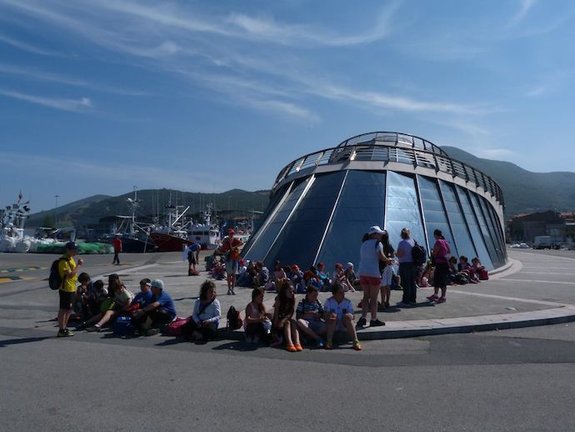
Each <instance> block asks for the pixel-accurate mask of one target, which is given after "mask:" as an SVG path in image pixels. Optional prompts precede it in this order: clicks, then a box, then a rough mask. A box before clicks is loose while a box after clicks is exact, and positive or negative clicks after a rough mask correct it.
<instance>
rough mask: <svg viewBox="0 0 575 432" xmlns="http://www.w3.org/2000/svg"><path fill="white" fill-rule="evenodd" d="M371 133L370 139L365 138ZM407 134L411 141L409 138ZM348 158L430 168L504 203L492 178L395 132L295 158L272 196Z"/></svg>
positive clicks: (422, 141)
mask: <svg viewBox="0 0 575 432" xmlns="http://www.w3.org/2000/svg"><path fill="white" fill-rule="evenodd" d="M368 136H369V137H370V139H369V140H366V139H365V138H367V137H368ZM406 137H407V138H412V140H411V141H409V140H408V139H407V138H406ZM362 138H363V139H362ZM384 138H385V139H384ZM430 146H431V147H430ZM346 161H378V162H384V163H390V162H394V163H404V164H407V165H410V166H412V167H414V168H416V167H424V168H430V169H433V170H435V172H436V173H438V172H441V173H445V174H448V175H450V176H452V177H453V178H456V177H457V178H460V179H463V180H464V181H465V182H469V183H472V184H474V185H476V186H478V187H481V188H483V190H485V191H486V192H488V193H490V194H491V195H492V196H493V197H495V199H496V200H497V201H498V202H499V204H501V205H502V206H503V205H504V200H503V192H502V191H501V188H500V187H499V185H498V184H497V183H496V182H495V181H494V180H493V179H492V178H491V177H489V176H488V175H486V174H484V173H482V172H481V171H479V170H477V169H475V168H473V167H472V166H470V165H467V164H464V163H463V162H460V161H458V160H455V159H451V158H450V157H449V156H448V155H447V153H445V152H444V151H443V150H441V149H440V148H439V147H437V146H436V145H434V144H432V143H430V142H429V141H425V140H422V139H421V138H417V137H412V136H411V135H405V134H398V133H395V132H374V133H371V134H363V135H359V136H357V137H353V138H350V139H348V140H346V141H344V142H342V143H341V144H340V145H338V146H337V147H332V148H328V149H324V150H319V151H317V152H314V153H309V154H307V155H305V156H303V157H300V158H298V159H296V160H295V161H293V162H291V163H289V164H288V165H286V166H285V167H284V168H283V169H282V170H281V171H280V173H279V175H278V176H277V178H276V180H275V182H274V185H273V187H272V195H273V194H274V193H275V192H276V190H277V188H278V187H280V186H281V185H282V184H284V183H285V182H286V181H288V180H291V179H292V178H297V177H299V176H301V175H303V174H304V173H306V172H309V171H313V170H314V169H315V168H317V167H320V166H326V165H336V164H341V163H343V162H346Z"/></svg>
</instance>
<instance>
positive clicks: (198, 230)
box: [189, 204, 222, 250]
mask: <svg viewBox="0 0 575 432" xmlns="http://www.w3.org/2000/svg"><path fill="white" fill-rule="evenodd" d="M212 209H213V207H212V205H211V204H208V206H207V208H206V210H205V211H204V213H203V219H204V220H203V222H202V223H199V224H193V225H192V226H191V228H190V233H189V238H190V239H191V240H193V241H194V242H195V243H199V244H200V245H202V249H210V250H213V249H216V248H217V247H219V246H220V244H221V242H222V236H221V232H220V229H219V228H218V226H217V225H212V211H213V210H212Z"/></svg>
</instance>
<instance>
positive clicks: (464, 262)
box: [457, 255, 479, 283]
mask: <svg viewBox="0 0 575 432" xmlns="http://www.w3.org/2000/svg"><path fill="white" fill-rule="evenodd" d="M457 270H458V271H460V272H463V273H465V274H467V277H468V279H469V283H479V278H478V277H477V274H476V273H475V269H474V268H473V266H472V265H471V264H470V263H469V260H468V258H467V257H466V256H465V255H461V256H460V257H459V263H458V264H457Z"/></svg>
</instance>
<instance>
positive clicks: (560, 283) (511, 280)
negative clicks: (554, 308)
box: [498, 278, 575, 285]
mask: <svg viewBox="0 0 575 432" xmlns="http://www.w3.org/2000/svg"><path fill="white" fill-rule="evenodd" d="M498 281H507V282H529V283H541V284H557V285H575V282H561V281H550V280H537V279H509V278H505V279H499V280H498Z"/></svg>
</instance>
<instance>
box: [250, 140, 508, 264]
mask: <svg viewBox="0 0 575 432" xmlns="http://www.w3.org/2000/svg"><path fill="white" fill-rule="evenodd" d="M270 198H271V199H270V203H271V204H270V206H269V207H268V209H267V211H266V214H265V215H264V218H263V222H262V223H261V225H260V227H259V228H258V230H257V231H256V232H255V233H253V235H252V237H251V239H250V241H249V242H248V244H247V245H246V246H245V247H244V250H243V252H242V253H243V255H244V258H246V259H249V260H262V261H264V262H265V264H266V265H267V266H268V267H271V266H272V265H273V263H274V262H275V261H276V260H279V261H281V262H282V264H283V265H291V264H298V265H299V266H300V267H301V268H304V269H305V268H307V267H309V266H310V265H312V264H315V263H317V262H319V261H322V262H324V263H325V264H326V267H327V269H328V271H330V272H331V271H333V267H334V265H335V263H336V262H341V263H345V262H348V261H351V262H353V263H354V264H356V265H357V264H358V262H359V247H360V245H361V237H362V236H363V234H364V233H365V231H367V229H368V228H369V227H370V226H372V225H379V226H382V227H384V228H385V229H387V231H388V232H389V235H390V240H391V243H392V245H393V246H394V248H395V247H396V246H397V243H398V242H399V240H400V231H401V229H402V228H404V227H407V228H409V229H410V230H411V233H412V238H414V239H415V240H417V241H418V243H420V244H422V245H424V246H425V247H426V249H427V250H428V251H429V250H430V248H431V247H432V246H433V242H434V238H433V231H434V230H435V229H440V230H441V231H442V232H443V234H444V236H445V238H446V239H447V240H448V241H449V243H450V245H451V249H452V255H455V256H460V255H466V256H467V257H469V258H470V259H471V258H473V257H475V256H477V257H478V258H479V259H480V260H481V262H482V263H483V264H484V265H485V266H486V268H487V269H489V270H491V269H494V268H497V267H501V266H503V265H505V263H506V262H507V255H506V250H505V237H504V231H503V229H502V227H503V221H502V216H501V215H502V214H503V211H502V209H503V195H502V193H501V190H500V188H499V186H497V184H496V183H495V182H494V181H493V180H492V179H491V178H489V177H487V176H485V175H484V174H483V173H481V172H479V171H477V170H475V169H474V168H472V167H470V166H467V165H464V164H461V163H460V162H457V161H451V160H450V159H449V157H448V155H447V154H446V153H445V152H444V151H443V150H441V149H439V148H438V147H437V146H435V145H433V144H432V143H430V142H428V141H425V140H422V139H420V138H417V137H410V136H409V135H406V134H396V133H387V132H386V133H383V132H382V133H371V134H365V135H361V136H358V137H354V138H352V139H350V140H347V141H344V142H343V143H342V144H340V145H339V146H337V147H334V148H331V149H326V150H321V151H319V152H317V153H313V154H310V155H306V156H303V157H301V158H299V159H297V160H296V161H294V162H292V163H290V164H288V165H287V166H286V167H285V168H283V169H282V171H281V172H280V174H279V175H278V178H277V179H276V182H275V184H274V187H273V189H272V195H271V197H270Z"/></svg>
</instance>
